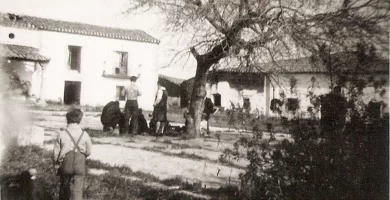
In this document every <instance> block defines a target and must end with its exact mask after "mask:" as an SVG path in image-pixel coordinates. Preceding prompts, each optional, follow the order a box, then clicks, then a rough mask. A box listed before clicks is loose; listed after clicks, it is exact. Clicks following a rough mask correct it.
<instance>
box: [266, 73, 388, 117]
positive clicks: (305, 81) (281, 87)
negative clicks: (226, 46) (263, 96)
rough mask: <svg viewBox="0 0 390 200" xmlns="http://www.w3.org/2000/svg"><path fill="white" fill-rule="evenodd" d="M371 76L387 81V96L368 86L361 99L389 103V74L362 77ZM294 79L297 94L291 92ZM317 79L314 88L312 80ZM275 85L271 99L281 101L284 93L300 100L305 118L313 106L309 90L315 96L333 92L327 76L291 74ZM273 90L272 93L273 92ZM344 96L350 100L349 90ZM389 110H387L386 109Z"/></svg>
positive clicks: (346, 90) (277, 81) (300, 111)
mask: <svg viewBox="0 0 390 200" xmlns="http://www.w3.org/2000/svg"><path fill="white" fill-rule="evenodd" d="M370 76H373V77H374V79H375V80H381V79H385V80H386V82H387V84H385V86H384V89H386V91H387V92H386V94H384V95H383V96H382V97H379V95H377V93H375V92H374V87H373V86H372V85H367V86H366V88H365V89H364V90H363V93H364V95H363V96H362V97H361V100H362V101H363V102H364V103H368V102H369V101H371V100H372V99H373V98H374V97H376V98H377V99H378V100H380V101H383V102H384V103H385V104H388V102H389V100H388V99H389V93H388V91H389V76H388V75H387V74H374V75H362V77H364V78H365V79H366V80H368V78H369V77H370ZM291 77H294V78H295V79H296V80H297V85H296V87H295V90H294V91H295V92H294V93H291V90H290V80H289V79H290V78H291ZM313 77H315V82H314V87H313V81H312V78H313ZM273 84H274V85H275V90H274V93H273V94H271V99H272V98H276V99H281V97H280V93H281V91H283V92H284V94H285V96H286V98H298V99H299V108H300V109H299V113H300V114H301V115H302V116H305V114H306V112H307V108H308V107H309V106H311V103H310V100H309V97H308V96H307V95H308V94H309V90H312V91H313V92H314V94H315V95H321V94H327V93H329V92H330V91H331V89H330V77H329V76H327V75H325V74H289V75H280V76H279V77H276V82H273ZM272 91H273V90H272V88H271V92H272ZM343 92H344V95H345V96H346V97H347V98H348V94H347V92H348V89H347V88H343ZM267 109H269V108H267ZM386 110H387V109H386ZM270 113H271V116H277V114H272V112H270Z"/></svg>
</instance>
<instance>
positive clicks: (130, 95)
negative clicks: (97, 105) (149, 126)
mask: <svg viewBox="0 0 390 200" xmlns="http://www.w3.org/2000/svg"><path fill="white" fill-rule="evenodd" d="M136 81H137V77H136V76H131V77H130V84H129V85H128V86H127V87H126V88H125V89H124V90H123V91H122V95H125V96H126V100H127V101H126V105H125V120H124V121H125V124H124V128H123V130H122V132H121V133H120V134H125V133H131V134H133V135H136V134H137V132H138V101H137V99H138V96H141V91H140V90H139V87H138V86H137V85H136V83H135V82H136ZM130 117H131V124H133V125H132V129H131V130H129V119H130Z"/></svg>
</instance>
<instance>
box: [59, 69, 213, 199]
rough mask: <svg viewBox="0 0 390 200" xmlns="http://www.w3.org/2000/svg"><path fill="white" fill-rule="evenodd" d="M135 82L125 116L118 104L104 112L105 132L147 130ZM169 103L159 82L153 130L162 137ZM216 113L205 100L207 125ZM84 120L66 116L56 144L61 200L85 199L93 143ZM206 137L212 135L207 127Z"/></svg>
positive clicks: (73, 112) (77, 115)
mask: <svg viewBox="0 0 390 200" xmlns="http://www.w3.org/2000/svg"><path fill="white" fill-rule="evenodd" d="M136 81H137V77H134V76H132V77H131V78H130V84H129V85H128V86H127V87H126V88H125V90H124V91H123V95H125V96H126V104H125V109H124V112H123V113H122V112H121V110H120V108H119V102H118V101H112V102H109V103H108V104H107V105H106V106H105V107H104V108H103V113H102V116H101V121H102V123H103V126H104V127H103V130H105V131H108V130H111V128H112V129H115V127H116V126H117V124H119V125H120V133H121V134H126V133H129V134H138V133H139V132H140V131H146V130H145V129H148V128H147V125H146V120H145V118H144V116H143V114H142V109H140V108H139V107H138V97H139V96H141V95H142V92H141V90H140V88H139V87H138V86H137V85H136ZM167 101H168V92H167V91H166V89H165V88H164V87H163V86H162V84H161V82H158V90H157V93H156V97H155V101H154V104H153V106H154V110H153V112H152V119H151V121H150V128H151V130H153V131H154V133H155V134H156V135H162V134H163V133H164V129H165V128H166V126H167ZM215 111H216V110H215V109H214V105H213V103H212V101H211V99H210V98H205V109H204V112H203V119H204V120H207V122H208V120H209V119H210V115H211V114H212V113H214V112H215ZM187 114H188V113H187ZM82 118H83V112H82V111H81V110H80V109H72V110H70V111H69V112H68V113H67V114H66V120H67V127H66V129H64V130H61V131H60V132H59V133H58V136H57V139H56V140H55V144H54V149H53V162H54V166H55V169H56V172H57V175H58V176H59V177H60V195H59V196H60V200H69V199H73V200H81V199H82V196H83V185H84V178H85V169H86V168H85V163H86V158H87V157H88V156H89V155H91V149H92V142H91V138H90V136H89V134H88V133H87V132H86V131H84V130H82V128H81V127H80V122H81V120H82ZM207 133H209V126H208V123H207Z"/></svg>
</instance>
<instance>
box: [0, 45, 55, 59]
mask: <svg viewBox="0 0 390 200" xmlns="http://www.w3.org/2000/svg"><path fill="white" fill-rule="evenodd" d="M0 56H1V57H6V58H11V59H12V58H13V59H21V60H29V61H39V62H47V61H49V58H47V57H45V56H43V55H41V54H39V51H38V49H37V48H34V47H28V46H20V45H10V44H0Z"/></svg>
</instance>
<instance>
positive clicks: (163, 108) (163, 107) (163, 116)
mask: <svg viewBox="0 0 390 200" xmlns="http://www.w3.org/2000/svg"><path fill="white" fill-rule="evenodd" d="M157 86H158V90H157V94H156V99H155V101H154V104H153V106H154V110H153V118H154V119H155V120H156V128H155V129H156V130H155V133H156V135H163V133H164V128H165V123H166V121H167V104H168V92H167V90H166V89H165V87H163V86H162V85H161V82H160V81H158V82H157Z"/></svg>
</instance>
